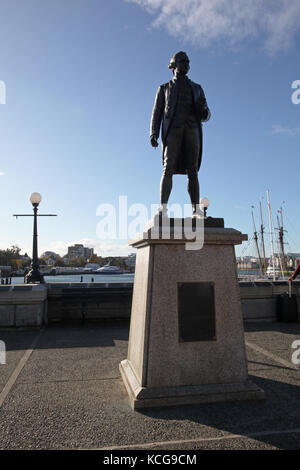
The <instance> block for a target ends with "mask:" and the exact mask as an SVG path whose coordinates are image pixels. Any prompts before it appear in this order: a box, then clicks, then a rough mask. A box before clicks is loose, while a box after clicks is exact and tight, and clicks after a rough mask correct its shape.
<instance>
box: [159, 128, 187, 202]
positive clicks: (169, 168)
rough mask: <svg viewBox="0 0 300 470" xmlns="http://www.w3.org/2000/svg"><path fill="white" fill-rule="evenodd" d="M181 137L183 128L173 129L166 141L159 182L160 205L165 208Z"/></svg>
mask: <svg viewBox="0 0 300 470" xmlns="http://www.w3.org/2000/svg"><path fill="white" fill-rule="evenodd" d="M182 136H183V128H174V129H171V130H170V132H169V134H168V137H167V141H166V146H165V152H164V169H163V174H162V178H161V182H160V204H161V205H162V206H163V207H165V208H166V205H167V203H168V200H169V197H170V194H171V190H172V180H173V172H174V166H175V165H176V161H177V157H178V153H179V151H180V148H181V141H182Z"/></svg>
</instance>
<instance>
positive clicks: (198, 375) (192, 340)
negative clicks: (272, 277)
mask: <svg viewBox="0 0 300 470" xmlns="http://www.w3.org/2000/svg"><path fill="white" fill-rule="evenodd" d="M221 220H222V219H221ZM207 225H211V226H207ZM215 225H219V226H217V227H215V226H214V224H213V223H212V224H206V226H205V227H204V228H203V229H199V232H200V231H201V230H203V232H202V233H203V234H204V244H203V247H202V249H198V250H190V249H186V248H187V245H186V242H187V238H188V240H189V242H190V238H191V234H192V232H193V229H192V228H191V229H190V233H189V234H188V233H187V231H186V230H185V231H184V230H182V231H181V237H178V231H177V234H176V237H175V236H174V227H173V228H172V227H171V229H170V237H169V238H163V236H162V233H161V231H160V230H157V231H156V232H155V231H153V230H152V231H151V230H150V229H149V230H148V231H147V232H144V233H143V234H141V235H140V236H139V237H138V238H137V239H135V240H133V241H131V243H130V244H131V246H133V247H135V248H137V258H136V271H135V280H134V289H133V301H132V311H131V323H130V335H129V347H128V356H127V359H125V360H123V361H122V362H121V363H120V372H121V375H122V378H123V381H124V384H125V386H126V389H127V392H128V395H129V398H130V402H131V406H132V408H133V409H139V408H147V407H157V406H168V405H180V404H194V403H209V402H217V401H235V400H244V399H262V398H264V392H263V391H262V390H261V389H260V388H258V387H257V386H256V385H255V384H254V383H253V382H251V381H250V380H249V378H248V371H247V360H246V354H245V343H244V329H243V321H242V313H241V302H240V293H239V286H238V279H237V270H236V258H235V251H234V245H236V244H240V243H242V241H243V240H246V239H247V235H243V234H242V233H241V232H239V231H237V230H234V229H231V228H223V227H222V224H221V226H220V224H215ZM197 230H198V229H197V228H196V229H195V228H194V234H195V232H196V231H197ZM200 238H201V237H200Z"/></svg>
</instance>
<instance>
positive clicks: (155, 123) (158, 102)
mask: <svg viewBox="0 0 300 470" xmlns="http://www.w3.org/2000/svg"><path fill="white" fill-rule="evenodd" d="M164 108H165V92H164V87H163V86H160V87H159V88H158V90H157V93H156V97H155V102H154V106H153V111H152V117H151V124H150V143H151V145H152V146H153V147H157V145H158V143H157V139H158V137H159V132H160V126H161V121H162V118H163V113H164Z"/></svg>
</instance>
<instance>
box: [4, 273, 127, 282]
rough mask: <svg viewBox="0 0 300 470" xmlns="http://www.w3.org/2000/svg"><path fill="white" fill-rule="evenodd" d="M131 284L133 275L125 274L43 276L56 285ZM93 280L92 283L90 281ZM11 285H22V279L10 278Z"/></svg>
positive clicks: (46, 280)
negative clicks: (68, 283)
mask: <svg viewBox="0 0 300 470" xmlns="http://www.w3.org/2000/svg"><path fill="white" fill-rule="evenodd" d="M81 278H82V282H86V283H90V282H133V280H134V273H126V274H69V275H56V276H45V277H44V279H45V282H46V283H58V282H64V283H67V282H80V281H81ZM92 279H94V281H92ZM11 283H12V284H24V278H23V277H12V278H11Z"/></svg>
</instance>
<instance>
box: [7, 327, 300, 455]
mask: <svg viewBox="0 0 300 470" xmlns="http://www.w3.org/2000/svg"><path fill="white" fill-rule="evenodd" d="M128 331H129V321H128V320H122V321H102V322H86V323H84V324H81V323H80V322H78V323H74V322H73V323H71V324H59V325H52V326H51V325H49V326H47V327H44V328H42V329H24V330H16V329H10V330H8V329H6V330H5V329H2V330H0V339H1V340H3V341H5V343H6V347H7V354H6V365H0V368H1V369H0V370H1V374H0V449H104V450H106V451H107V452H113V450H128V449H129V450H134V449H144V450H154V449H156V450H172V449H180V450H194V449H300V407H299V402H300V387H299V370H300V366H299V365H298V366H297V365H294V364H293V363H292V362H291V355H292V352H293V350H292V349H291V344H292V342H293V341H294V340H296V339H300V323H277V322H266V323H264V322H251V323H245V335H246V346H247V358H248V369H249V375H250V378H251V379H252V380H253V381H254V382H255V383H256V384H257V385H258V386H260V387H261V388H263V389H264V390H265V392H266V400H264V401H250V402H247V401H243V402H235V403H216V404H209V405H207V404H205V405H197V406H185V407H173V408H161V409H156V410H155V409H152V410H147V411H143V412H134V411H132V410H131V408H130V406H129V402H128V396H127V392H126V390H125V388H124V385H123V382H122V380H121V377H120V374H119V368H118V366H119V362H120V361H121V360H122V359H124V358H125V357H126V355H127V345H128Z"/></svg>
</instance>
